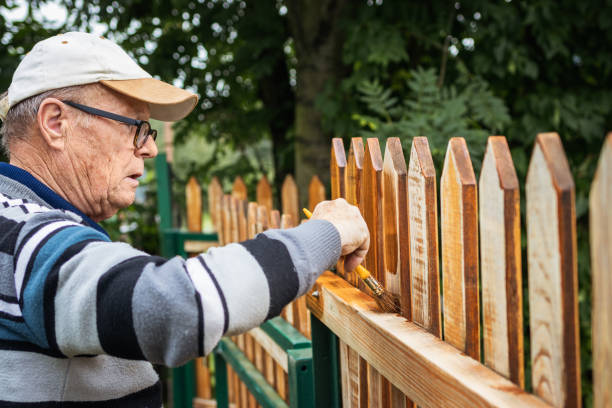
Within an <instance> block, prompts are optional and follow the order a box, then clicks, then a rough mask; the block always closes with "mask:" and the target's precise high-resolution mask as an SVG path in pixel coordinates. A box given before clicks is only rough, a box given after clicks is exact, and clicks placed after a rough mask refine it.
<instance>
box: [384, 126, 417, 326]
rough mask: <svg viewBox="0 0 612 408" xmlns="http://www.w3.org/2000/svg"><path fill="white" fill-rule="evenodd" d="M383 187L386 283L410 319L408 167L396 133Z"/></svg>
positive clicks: (387, 148)
mask: <svg viewBox="0 0 612 408" xmlns="http://www.w3.org/2000/svg"><path fill="white" fill-rule="evenodd" d="M382 187H383V189H382V190H383V191H382V192H383V200H382V224H383V225H382V227H383V236H382V241H383V265H384V273H385V285H386V288H387V290H388V291H389V292H390V293H392V294H393V295H395V296H398V297H399V299H400V306H401V313H402V315H403V316H404V317H406V318H408V319H410V318H411V312H410V308H411V301H410V290H409V288H410V246H409V245H406V243H408V242H409V232H408V228H409V225H408V224H409V221H408V171H407V169H406V159H405V158H404V151H403V150H402V144H401V142H400V139H399V138H397V137H390V138H388V139H387V143H386V146H385V158H384V160H383V186H382ZM400 243H403V244H404V245H400ZM402 282H405V285H406V286H407V288H408V290H404V292H402V288H401V286H402Z"/></svg>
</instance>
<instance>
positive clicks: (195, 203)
mask: <svg viewBox="0 0 612 408" xmlns="http://www.w3.org/2000/svg"><path fill="white" fill-rule="evenodd" d="M185 201H186V204H187V230H189V231H191V232H200V231H202V188H201V187H200V183H198V181H197V180H196V178H195V177H194V176H191V177H189V181H188V182H187V185H186V186H185Z"/></svg>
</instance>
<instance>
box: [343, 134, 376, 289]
mask: <svg viewBox="0 0 612 408" xmlns="http://www.w3.org/2000/svg"><path fill="white" fill-rule="evenodd" d="M364 154H365V152H364V148H363V140H361V138H360V137H354V138H352V139H351V144H350V147H349V152H348V158H347V162H346V179H345V193H346V197H345V198H346V201H348V202H349V204H353V205H356V206H357V207H358V208H359V210H360V211H361V214H363V200H362V197H363V193H362V188H363V160H364ZM370 242H373V241H372V239H370ZM371 250H372V249H371V248H370V251H371ZM363 266H365V267H366V268H367V259H364V262H363ZM344 274H345V279H346V280H347V281H349V282H350V283H351V284H352V285H354V286H358V284H359V281H358V278H357V275H356V274H355V272H351V271H344Z"/></svg>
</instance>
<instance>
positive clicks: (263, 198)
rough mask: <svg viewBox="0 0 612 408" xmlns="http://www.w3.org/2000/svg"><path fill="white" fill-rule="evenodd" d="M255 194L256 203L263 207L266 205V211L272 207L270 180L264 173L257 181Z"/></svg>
mask: <svg viewBox="0 0 612 408" xmlns="http://www.w3.org/2000/svg"><path fill="white" fill-rule="evenodd" d="M255 196H256V201H257V204H259V205H263V206H264V207H266V209H267V210H268V212H270V211H272V210H273V209H274V200H273V198H272V187H271V186H270V182H269V181H268V178H267V177H266V176H265V175H263V176H261V178H260V179H259V182H258V183H257V188H256V194H255Z"/></svg>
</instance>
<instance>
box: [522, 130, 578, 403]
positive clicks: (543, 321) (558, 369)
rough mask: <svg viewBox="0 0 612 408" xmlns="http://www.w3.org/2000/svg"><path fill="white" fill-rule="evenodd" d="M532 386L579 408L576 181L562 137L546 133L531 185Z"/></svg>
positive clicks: (539, 144) (533, 164)
mask: <svg viewBox="0 0 612 408" xmlns="http://www.w3.org/2000/svg"><path fill="white" fill-rule="evenodd" d="M526 199H527V262H528V278H529V321H530V335H531V336H530V339H531V367H532V385H533V390H534V393H535V394H537V395H538V396H540V397H541V398H542V399H544V400H545V401H548V402H549V403H551V404H552V405H554V406H558V407H578V406H580V403H581V396H580V387H581V386H580V344H579V337H578V301H577V299H578V298H577V294H578V272H577V260H576V210H575V203H574V181H573V179H572V174H571V172H570V169H569V164H568V162H567V158H566V157H565V153H564V151H563V146H562V144H561V139H560V138H559V135H558V134H556V133H540V134H538V136H537V138H536V143H535V146H534V150H533V154H532V156H531V161H530V163H529V169H528V172H527V185H526Z"/></svg>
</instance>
